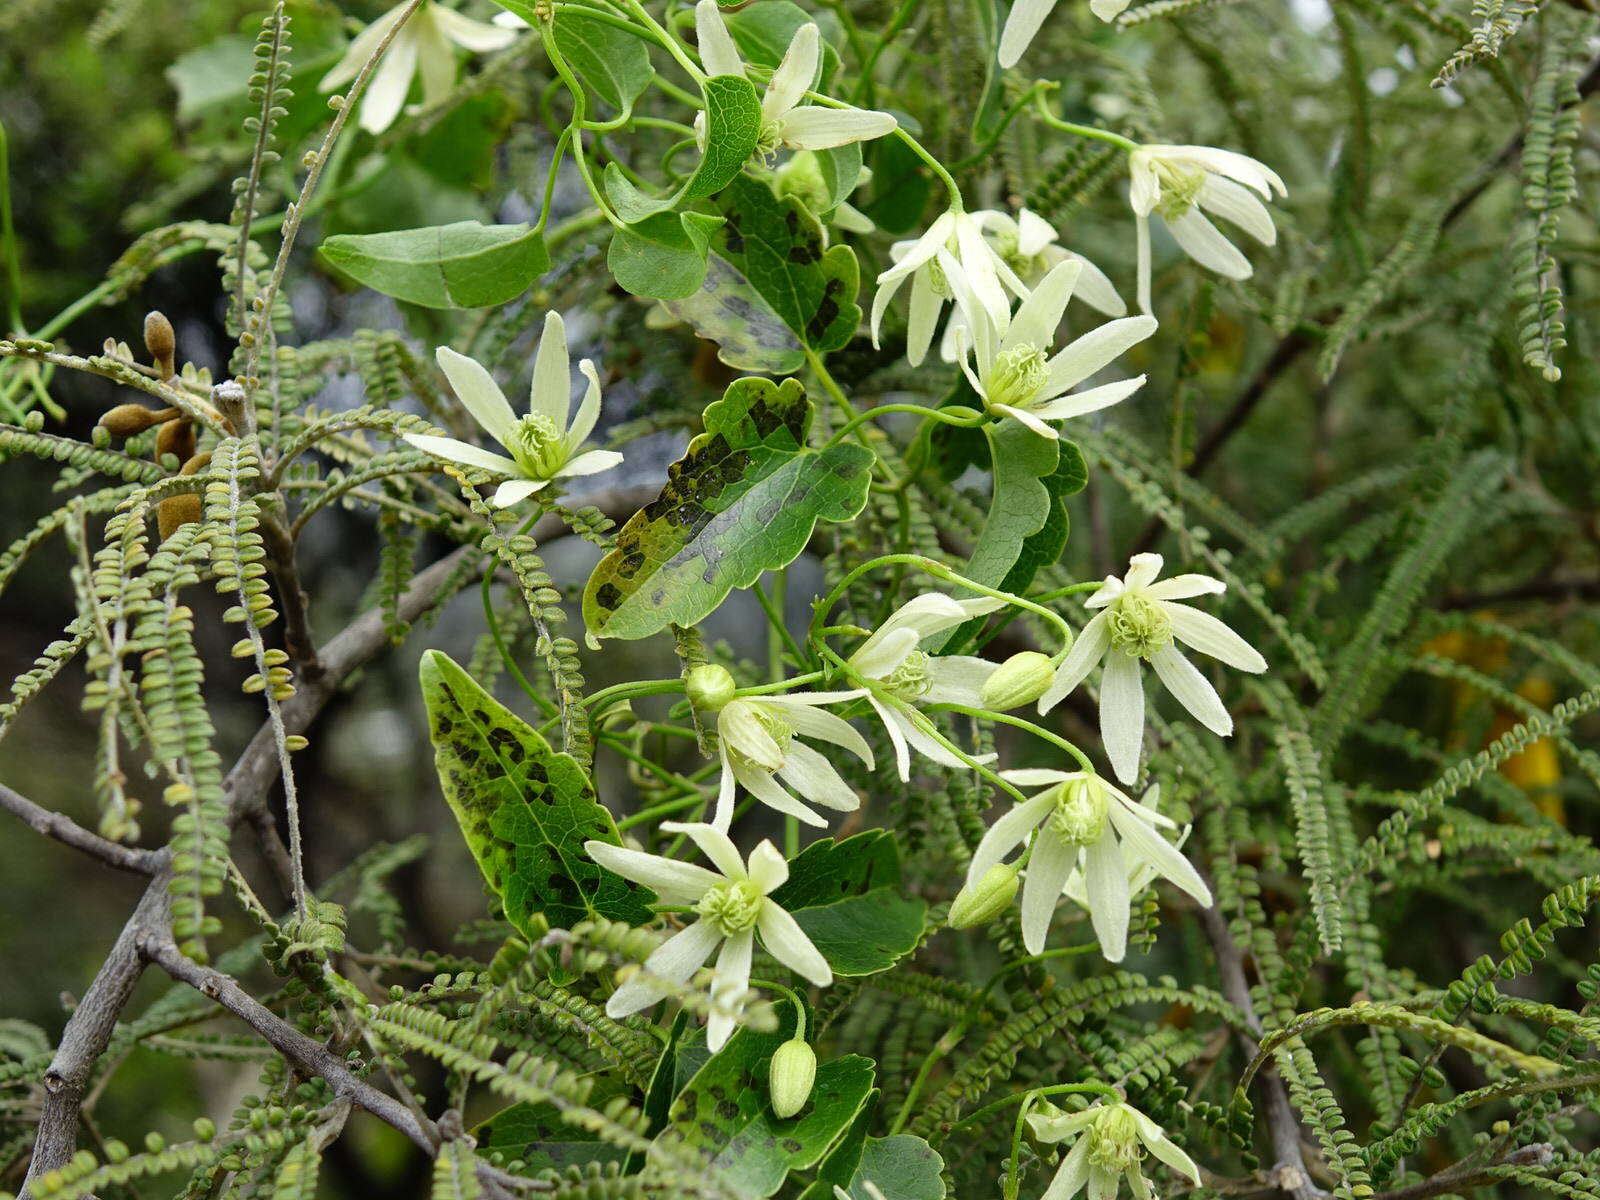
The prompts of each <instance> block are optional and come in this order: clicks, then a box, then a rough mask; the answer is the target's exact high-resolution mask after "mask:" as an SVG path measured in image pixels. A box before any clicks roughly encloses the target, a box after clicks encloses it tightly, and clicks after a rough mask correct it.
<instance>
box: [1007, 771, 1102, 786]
mask: <svg viewBox="0 0 1600 1200" xmlns="http://www.w3.org/2000/svg"><path fill="white" fill-rule="evenodd" d="M1082 777H1083V772H1082V771H1056V770H1053V769H1051V768H1049V767H1014V768H1012V769H1011V770H1009V771H1001V772H1000V778H1001V779H1004V780H1005V781H1006V782H1007V783H1014V784H1016V785H1017V786H1018V787H1049V786H1050V785H1052V784H1056V783H1066V782H1067V781H1068V780H1069V779H1080V778H1082Z"/></svg>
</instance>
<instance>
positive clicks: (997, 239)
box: [990, 229, 1038, 279]
mask: <svg viewBox="0 0 1600 1200" xmlns="http://www.w3.org/2000/svg"><path fill="white" fill-rule="evenodd" d="M990 244H991V245H993V246H994V252H995V253H996V254H998V255H999V256H1000V258H1001V260H1002V261H1004V262H1005V264H1006V266H1008V267H1010V268H1011V269H1012V270H1013V271H1015V272H1016V273H1017V274H1018V275H1019V276H1020V277H1021V278H1023V279H1027V278H1028V277H1029V276H1030V275H1032V274H1033V269H1034V266H1035V264H1036V263H1037V261H1038V260H1037V259H1036V258H1030V257H1029V256H1028V255H1026V254H1024V253H1023V252H1022V243H1021V241H1020V240H1019V239H1018V238H1017V235H1016V234H1015V233H1013V232H1012V231H1011V230H1009V229H1006V230H1002V231H1001V232H999V233H996V234H994V235H992V241H991V243H990Z"/></svg>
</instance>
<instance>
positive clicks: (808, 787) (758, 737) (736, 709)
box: [711, 689, 872, 831]
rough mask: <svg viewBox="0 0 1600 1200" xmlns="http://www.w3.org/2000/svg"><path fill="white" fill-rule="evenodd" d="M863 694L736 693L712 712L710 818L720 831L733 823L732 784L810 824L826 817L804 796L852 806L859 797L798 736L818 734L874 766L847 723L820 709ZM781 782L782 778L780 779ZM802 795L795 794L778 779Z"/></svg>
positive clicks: (840, 806)
mask: <svg viewBox="0 0 1600 1200" xmlns="http://www.w3.org/2000/svg"><path fill="white" fill-rule="evenodd" d="M864 695H866V692H864V691H861V690H859V689H858V690H856V691H851V692H791V693H789V694H788V695H783V696H736V697H735V698H734V699H732V700H729V701H728V702H727V703H726V704H725V705H723V706H722V708H721V709H720V710H719V711H718V712H717V739H718V741H719V742H720V743H721V752H722V784H721V787H720V789H719V790H718V794H717V808H716V813H715V815H714V816H713V817H712V821H711V824H712V825H713V826H714V827H715V828H717V829H721V830H723V831H726V830H727V828H728V826H729V825H730V824H731V823H732V821H733V797H734V792H735V790H736V787H735V785H737V786H738V787H742V788H744V790H745V791H747V792H749V793H750V794H751V795H752V796H754V797H755V798H756V799H757V800H759V801H761V803H763V804H765V805H767V806H768V807H769V808H775V809H777V810H778V811H779V812H781V813H783V814H785V815H786V816H791V817H798V818H799V819H800V820H802V821H804V822H805V823H806V824H807V825H816V826H818V827H822V826H826V825H827V821H826V820H824V819H823V818H822V817H821V816H819V815H818V814H817V813H816V812H815V811H814V810H813V809H811V808H809V807H807V805H806V804H804V803H802V802H801V801H802V800H809V801H810V802H811V803H812V804H819V805H821V806H822V807H823V808H831V809H833V810H835V811H836V812H854V811H855V810H856V809H858V808H860V807H861V797H860V796H858V795H856V793H855V791H854V790H853V789H852V788H851V787H850V785H849V784H848V783H846V782H845V781H844V780H843V779H842V778H841V777H840V775H839V772H838V771H837V770H835V769H834V766H833V764H832V763H830V762H829V761H828V760H827V759H826V758H825V757H824V756H823V755H822V754H820V753H818V752H817V751H816V750H814V749H812V748H811V747H810V746H808V745H806V744H805V743H804V742H802V741H800V740H799V739H800V738H802V737H808V738H818V739H820V740H822V741H824V742H831V743H833V745H835V746H840V747H843V748H844V749H846V750H848V751H850V753H851V754H854V755H855V756H856V757H857V758H859V759H860V760H861V761H862V762H863V763H865V764H866V766H867V769H868V770H871V769H872V748H871V747H870V746H868V745H867V739H866V738H864V737H862V736H861V735H860V734H859V733H857V732H856V731H855V730H854V729H852V728H851V727H850V723H849V722H848V721H846V720H844V719H843V718H841V717H836V716H834V715H833V714H832V713H829V712H823V711H822V708H821V706H822V705H824V704H837V703H839V702H840V701H843V700H854V699H856V698H858V697H860V696H864ZM779 780H782V782H781V783H780V782H779ZM785 783H786V784H788V785H789V787H792V788H793V789H794V790H795V791H796V792H798V793H799V794H800V797H801V799H796V798H795V797H794V796H793V795H792V794H790V792H789V791H788V789H787V788H785V787H784V786H783V784H785Z"/></svg>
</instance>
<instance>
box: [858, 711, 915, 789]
mask: <svg viewBox="0 0 1600 1200" xmlns="http://www.w3.org/2000/svg"><path fill="white" fill-rule="evenodd" d="M868 703H869V704H871V705H872V707H873V709H874V711H876V712H877V714H878V716H879V718H880V719H881V720H882V721H883V728H884V731H885V732H886V733H888V735H889V744H890V745H891V746H893V747H894V766H895V773H896V774H898V775H899V776H900V782H902V783H909V782H910V780H911V751H910V749H909V748H908V747H907V746H906V735H905V733H904V732H903V731H902V729H901V723H900V722H899V721H898V720H896V715H897V714H895V713H894V712H893V711H892V710H891V709H890V708H889V707H888V706H887V705H885V704H884V703H883V702H882V701H881V700H879V699H878V698H877V697H876V696H873V697H871V698H870V699H869V700H868Z"/></svg>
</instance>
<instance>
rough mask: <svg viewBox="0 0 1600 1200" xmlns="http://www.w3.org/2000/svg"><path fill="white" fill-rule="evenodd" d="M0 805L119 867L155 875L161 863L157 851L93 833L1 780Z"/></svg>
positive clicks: (50, 834) (48, 833) (52, 835)
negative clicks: (118, 842)
mask: <svg viewBox="0 0 1600 1200" xmlns="http://www.w3.org/2000/svg"><path fill="white" fill-rule="evenodd" d="M0 808H3V809H5V810H6V811H7V812H9V813H12V814H13V815H15V816H18V817H21V818H22V819H23V820H24V821H26V822H27V823H28V824H29V825H30V826H32V827H33V828H34V829H36V830H37V831H38V832H40V833H42V834H44V835H45V836H46V837H48V838H54V839H55V840H56V841H58V842H60V843H61V844H62V845H63V846H71V847H72V848H73V849H74V850H82V851H83V852H84V853H85V854H89V855H92V856H93V857H95V858H98V859H99V860H100V861H101V862H103V863H105V864H106V865H107V866H111V867H116V868H117V870H119V871H132V872H134V873H135V874H138V875H153V874H155V872H156V870H157V869H158V868H159V867H160V865H161V862H160V856H159V855H158V854H157V853H156V852H155V851H153V850H141V849H139V848H138V847H136V846H119V845H118V844H117V843H116V842H113V841H108V840H107V839H106V838H103V837H101V836H100V835H99V834H98V833H91V832H90V831H89V830H87V829H85V828H84V827H83V826H82V825H79V824H78V823H77V822H76V821H74V820H73V819H72V818H71V817H69V816H67V815H66V814H65V813H58V812H52V811H51V810H50V809H48V808H42V807H41V806H39V805H37V804H35V803H34V802H33V801H32V800H29V799H28V798H27V797H26V796H24V795H22V794H21V793H20V792H15V791H12V790H11V789H10V788H8V787H7V786H6V785H5V784H3V783H0Z"/></svg>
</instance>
